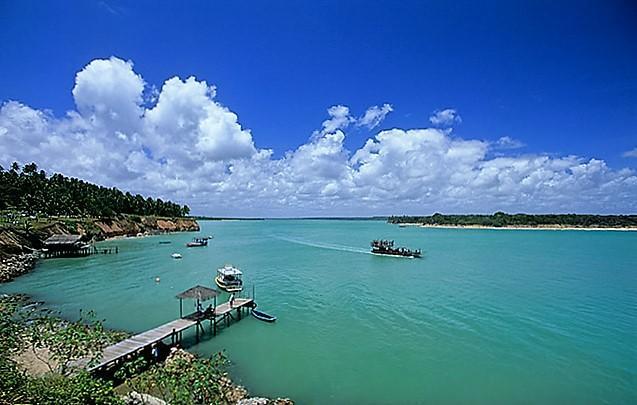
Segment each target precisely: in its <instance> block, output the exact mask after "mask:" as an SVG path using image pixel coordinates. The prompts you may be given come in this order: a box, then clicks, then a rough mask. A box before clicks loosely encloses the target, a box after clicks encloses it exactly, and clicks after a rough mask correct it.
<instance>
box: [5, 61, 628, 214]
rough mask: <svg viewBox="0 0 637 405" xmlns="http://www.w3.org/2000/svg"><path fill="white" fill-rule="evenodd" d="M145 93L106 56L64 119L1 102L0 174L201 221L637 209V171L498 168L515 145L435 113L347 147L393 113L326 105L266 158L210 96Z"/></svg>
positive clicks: (530, 165) (187, 90)
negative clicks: (474, 134)
mask: <svg viewBox="0 0 637 405" xmlns="http://www.w3.org/2000/svg"><path fill="white" fill-rule="evenodd" d="M153 88H154V87H153V86H152V85H148V84H146V83H145V82H144V80H143V79H142V77H141V75H139V74H137V73H136V72H135V71H134V70H133V64H132V63H131V62H126V61H123V60H120V59H117V58H110V59H104V60H95V61H92V62H91V63H89V64H88V65H87V66H86V67H85V68H84V69H82V70H81V71H80V72H78V74H77V76H76V81H75V87H74V88H73V96H74V98H75V103H76V106H77V109H76V110H74V111H69V112H68V113H67V114H66V115H65V116H62V117H55V116H53V115H52V114H51V113H49V112H46V111H40V110H37V109H33V108H31V107H29V106H27V105H24V104H22V103H20V102H17V101H7V102H4V103H3V104H2V106H1V107H0V163H2V164H3V165H4V166H5V167H6V165H8V164H10V162H12V161H14V160H16V161H18V162H20V163H26V162H31V161H35V162H37V163H38V164H39V165H40V166H41V167H42V168H44V169H46V170H47V171H59V172H62V173H64V174H67V175H72V176H78V177H81V178H84V179H86V180H89V181H94V182H97V183H100V184H103V185H107V186H117V187H120V188H123V189H126V190H130V191H132V192H139V193H144V194H148V195H153V196H158V197H161V198H169V199H172V200H176V201H179V202H180V203H187V204H189V205H191V207H192V208H193V212H195V213H202V214H211V215H237V216H238V215H245V216H247V215H256V216H262V215H273V216H292V215H371V214H392V213H429V212H434V211H443V212H492V211H495V210H499V209H503V210H510V211H515V212H519V211H527V212H602V213H605V212H634V211H635V209H637V175H636V174H635V172H634V171H632V170H630V169H622V170H614V169H611V168H609V167H608V166H607V165H606V163H605V162H604V161H602V160H599V159H590V158H583V157H578V156H557V157H556V156H547V155H542V154H529V155H523V156H504V155H501V156H497V157H495V158H494V157H492V156H490V154H489V150H490V149H493V148H494V147H498V146H499V147H501V148H502V149H503V150H505V149H511V148H512V146H515V145H517V144H518V141H515V140H514V139H513V138H508V137H503V138H500V140H498V141H497V142H495V143H490V142H486V141H481V140H475V139H461V138H459V137H456V136H455V135H454V133H453V131H452V130H451V129H450V128H449V127H448V123H450V122H451V123H453V122H459V119H460V118H459V116H457V113H456V112H455V111H453V110H451V111H453V112H446V113H445V112H444V111H448V110H444V111H439V112H437V113H436V115H435V116H434V117H437V118H436V119H435V120H432V123H434V124H435V125H436V128H415V129H406V130H403V129H390V130H386V131H381V132H378V133H377V134H375V136H373V137H371V138H370V139H368V140H367V141H366V142H365V143H364V145H363V146H361V147H360V148H358V149H355V150H349V149H348V148H346V147H345V141H346V137H347V135H346V130H347V128H348V127H349V126H351V125H365V126H368V127H370V128H372V127H375V126H377V125H378V123H379V122H380V120H382V117H384V116H385V115H386V114H387V113H389V112H390V111H391V106H390V105H384V106H382V107H378V106H374V107H371V108H370V109H368V110H367V111H366V112H365V114H363V115H362V116H361V117H360V118H358V119H356V118H354V117H353V116H352V114H351V113H350V110H349V108H348V107H347V106H344V105H335V106H332V107H330V108H329V109H328V110H327V114H328V118H327V119H326V120H325V121H324V122H323V123H322V129H321V130H320V131H317V132H316V133H314V134H312V136H310V137H309V139H308V141H307V142H305V143H304V144H302V145H299V146H298V147H296V148H294V149H292V150H290V151H287V152H286V153H285V154H284V155H283V156H282V157H281V158H274V157H273V152H272V151H271V150H267V149H260V148H258V147H257V146H256V145H255V142H254V139H253V137H252V133H251V132H250V131H249V130H248V129H245V128H243V127H242V125H241V124H240V121H239V118H238V116H237V114H235V113H234V112H232V111H231V110H230V109H228V107H226V106H224V105H223V104H221V103H220V102H219V101H217V94H216V93H217V92H216V89H215V87H214V86H211V85H209V84H208V83H207V82H205V81H203V80H198V79H196V78H194V77H189V78H185V79H183V78H180V77H173V78H170V79H168V80H166V81H165V83H163V85H162V86H161V88H160V90H156V91H153ZM149 92H150V93H152V94H155V97H154V98H155V101H154V102H149V101H148V98H147V97H146V96H145V94H148V93H149ZM444 117H447V118H444ZM434 121H435V122H434ZM443 123H446V124H444V125H443Z"/></svg>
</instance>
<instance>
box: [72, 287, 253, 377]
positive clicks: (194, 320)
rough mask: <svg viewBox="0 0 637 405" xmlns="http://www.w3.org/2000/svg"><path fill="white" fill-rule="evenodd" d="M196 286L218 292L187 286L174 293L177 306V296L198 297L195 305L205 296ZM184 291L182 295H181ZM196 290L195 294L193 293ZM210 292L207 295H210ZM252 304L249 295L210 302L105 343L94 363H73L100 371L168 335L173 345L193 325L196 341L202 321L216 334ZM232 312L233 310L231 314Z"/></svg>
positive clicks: (149, 347) (144, 349) (115, 364)
mask: <svg viewBox="0 0 637 405" xmlns="http://www.w3.org/2000/svg"><path fill="white" fill-rule="evenodd" d="M194 289H198V291H195V292H194V293H193V295H192V296H188V293H189V292H191V290H194ZM200 289H207V290H208V293H209V294H211V293H210V292H209V291H213V292H214V297H216V295H217V294H218V293H217V292H216V291H215V290H212V289H208V288H207V287H201V286H197V287H193V288H191V289H190V290H187V291H184V293H182V294H180V295H178V296H177V297H178V298H180V310H181V309H182V306H181V299H183V298H184V297H188V298H190V297H198V298H196V299H197V301H198V302H197V307H199V300H201V299H205V298H204V297H202V295H201V290H200ZM184 294H185V295H184ZM197 294H198V295H197ZM212 296H213V295H210V297H212ZM253 307H254V299H253V298H236V299H234V300H233V302H232V305H231V304H230V301H228V302H224V303H221V304H219V305H217V306H215V307H214V309H212V306H211V307H209V308H208V309H207V310H205V311H197V312H194V313H192V314H189V315H186V316H182V317H180V318H179V319H175V320H174V321H170V322H168V323H165V324H163V325H161V326H158V327H156V328H153V329H150V330H147V331H145V332H143V333H140V334H138V335H135V336H132V337H130V338H128V339H125V340H123V341H121V342H119V343H116V344H114V345H111V346H108V347H106V348H105V349H104V350H103V351H102V355H101V356H100V357H99V358H98V361H97V363H96V364H94V365H91V364H88V363H87V362H86V361H84V362H78V363H77V364H76V365H77V366H80V367H83V368H86V369H87V370H88V371H90V372H94V371H101V370H104V369H107V368H109V367H110V366H117V365H118V364H120V363H121V362H122V361H123V360H126V359H128V358H132V357H136V356H138V355H140V354H142V353H144V352H149V351H150V349H151V347H152V345H154V344H157V343H158V342H162V341H164V340H166V339H168V338H170V339H171V341H170V343H171V344H172V345H174V344H175V343H179V342H181V340H182V334H183V332H184V331H185V330H187V329H189V328H191V327H193V326H194V327H195V336H196V339H197V343H198V342H199V337H200V334H204V333H205V330H204V327H203V323H204V322H205V321H209V323H210V332H211V333H212V334H213V335H216V334H217V330H218V329H219V328H220V327H222V326H229V325H230V322H231V321H232V320H240V319H241V318H242V316H243V315H244V314H243V312H244V311H246V310H248V311H249V310H250V309H251V308H253ZM234 312H236V314H233V313H234Z"/></svg>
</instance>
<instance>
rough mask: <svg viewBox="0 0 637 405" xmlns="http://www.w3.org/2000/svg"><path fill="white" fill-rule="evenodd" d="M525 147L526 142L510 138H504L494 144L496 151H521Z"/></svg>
mask: <svg viewBox="0 0 637 405" xmlns="http://www.w3.org/2000/svg"><path fill="white" fill-rule="evenodd" d="M525 146H526V145H525V144H524V142H522V141H519V140H517V139H513V138H511V137H510V136H503V137H501V138H500V139H498V140H497V141H496V142H494V143H493V148H494V149H519V148H523V147H525Z"/></svg>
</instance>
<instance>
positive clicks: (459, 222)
mask: <svg viewBox="0 0 637 405" xmlns="http://www.w3.org/2000/svg"><path fill="white" fill-rule="evenodd" d="M387 221H388V222H389V223H392V224H407V223H411V224H424V225H448V226H487V227H497V228H500V227H507V226H521V227H525V226H528V227H542V226H565V227H576V228H628V227H637V215H581V214H547V215H544V214H542V215H530V214H505V213H504V212H496V213H495V214H493V215H443V214H438V213H436V214H434V215H430V216H392V217H389V219H388V220H387Z"/></svg>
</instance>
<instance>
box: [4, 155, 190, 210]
mask: <svg viewBox="0 0 637 405" xmlns="http://www.w3.org/2000/svg"><path fill="white" fill-rule="evenodd" d="M8 209H11V210H16V211H21V212H25V213H27V214H29V215H57V216H82V217H85V216H90V217H109V216H114V215H117V214H133V215H155V216H163V217H181V216H186V215H188V214H189V213H190V208H188V206H187V205H183V206H182V205H179V204H176V203H174V202H172V201H162V200H161V199H160V198H157V199H153V198H151V197H148V198H144V197H143V196H142V195H140V194H136V195H133V194H131V193H129V192H126V193H124V192H122V191H121V190H119V189H117V188H115V187H112V188H108V187H102V186H98V185H95V184H92V183H89V182H86V181H84V180H80V179H76V178H74V177H66V176H64V175H62V174H59V173H55V174H53V175H51V176H47V174H46V172H45V171H44V170H38V166H37V165H36V164H35V163H31V164H27V165H25V166H24V167H22V168H20V165H19V164H18V163H17V162H14V163H13V164H12V165H11V167H10V168H9V169H8V170H5V168H3V167H2V166H0V210H8Z"/></svg>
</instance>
